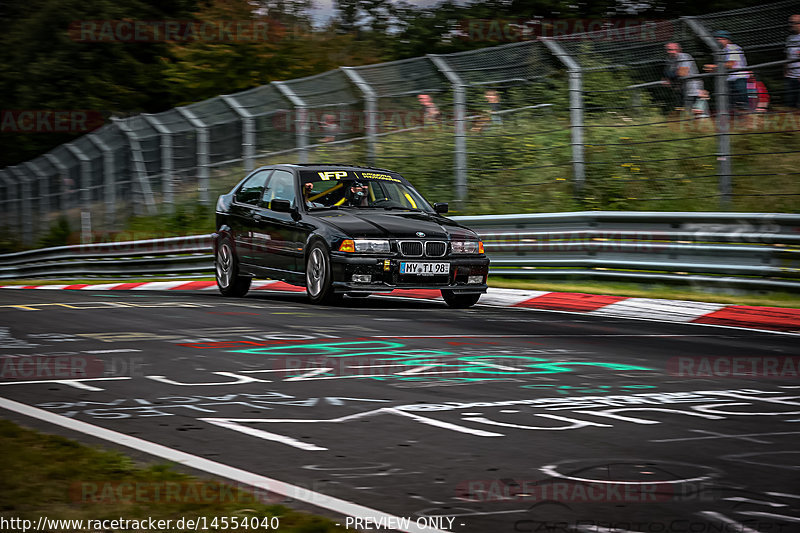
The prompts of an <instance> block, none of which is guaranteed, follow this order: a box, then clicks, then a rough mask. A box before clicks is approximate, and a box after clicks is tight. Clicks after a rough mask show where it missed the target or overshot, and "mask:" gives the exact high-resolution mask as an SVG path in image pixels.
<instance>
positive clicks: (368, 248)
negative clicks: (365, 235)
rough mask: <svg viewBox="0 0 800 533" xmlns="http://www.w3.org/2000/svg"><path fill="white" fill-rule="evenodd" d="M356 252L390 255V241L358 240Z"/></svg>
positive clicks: (356, 241)
mask: <svg viewBox="0 0 800 533" xmlns="http://www.w3.org/2000/svg"><path fill="white" fill-rule="evenodd" d="M355 243H356V252H364V253H368V254H388V253H389V251H390V250H391V248H389V241H387V240H386V239H356V240H355Z"/></svg>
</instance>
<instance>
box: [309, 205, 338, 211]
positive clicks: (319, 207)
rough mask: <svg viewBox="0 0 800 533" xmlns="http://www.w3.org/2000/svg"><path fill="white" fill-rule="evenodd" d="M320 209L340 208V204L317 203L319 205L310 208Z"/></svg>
mask: <svg viewBox="0 0 800 533" xmlns="http://www.w3.org/2000/svg"><path fill="white" fill-rule="evenodd" d="M320 209H339V206H338V205H317V206H314V207H309V208H308V210H309V211H317V210H320Z"/></svg>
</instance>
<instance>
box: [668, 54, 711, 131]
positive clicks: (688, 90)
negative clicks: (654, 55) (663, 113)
mask: <svg viewBox="0 0 800 533" xmlns="http://www.w3.org/2000/svg"><path fill="white" fill-rule="evenodd" d="M665 48H666V50H667V66H666V69H665V72H664V83H665V84H667V85H672V86H673V87H674V88H676V89H677V91H676V92H678V94H680V99H681V102H682V105H683V106H685V108H686V109H691V110H692V112H693V113H694V114H695V115H705V116H707V115H708V112H707V110H704V109H703V106H702V105H701V104H703V103H704V102H701V99H700V92H701V91H702V90H703V82H702V81H701V80H700V79H698V78H690V79H685V78H686V77H687V76H695V75H697V74H699V73H700V72H699V71H698V70H697V64H696V63H695V61H694V58H693V57H692V56H691V55H689V54H687V53H686V52H684V51H682V50H681V45H680V44H678V43H667V44H666V45H665Z"/></svg>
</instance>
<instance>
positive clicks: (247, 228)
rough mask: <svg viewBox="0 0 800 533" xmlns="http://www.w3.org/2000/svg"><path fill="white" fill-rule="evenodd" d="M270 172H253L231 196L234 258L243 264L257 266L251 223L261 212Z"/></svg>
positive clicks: (230, 219) (270, 170)
mask: <svg viewBox="0 0 800 533" xmlns="http://www.w3.org/2000/svg"><path fill="white" fill-rule="evenodd" d="M272 172H273V171H272V169H267V170H259V171H256V172H254V173H253V174H252V175H251V176H250V177H248V178H247V179H246V180H245V181H244V182H243V183H242V185H241V186H240V187H239V189H238V190H237V191H236V192H235V193H234V195H233V202H231V207H230V217H229V221H230V222H229V224H230V227H231V234H232V235H233V241H234V248H235V250H236V257H238V258H239V261H240V262H242V263H245V264H258V263H257V261H258V257H257V253H256V250H255V244H256V243H255V242H254V230H255V228H254V227H253V222H254V216H255V215H256V214H257V213H258V212H260V210H261V199H262V198H263V197H264V189H265V187H266V184H267V180H268V179H269V177H270V175H271V174H272Z"/></svg>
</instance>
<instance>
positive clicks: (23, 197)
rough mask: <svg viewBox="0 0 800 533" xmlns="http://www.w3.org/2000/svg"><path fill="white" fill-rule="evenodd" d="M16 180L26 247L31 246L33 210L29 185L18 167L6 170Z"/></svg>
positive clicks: (22, 171) (23, 240)
mask: <svg viewBox="0 0 800 533" xmlns="http://www.w3.org/2000/svg"><path fill="white" fill-rule="evenodd" d="M8 169H9V170H10V171H11V174H13V175H14V176H15V177H16V178H17V183H18V184H19V188H18V189H17V190H18V191H19V197H20V207H21V209H20V213H19V216H20V218H21V220H20V225H21V226H22V242H23V243H25V244H26V245H29V246H30V245H31V244H33V210H32V209H31V183H30V180H29V179H28V176H27V175H26V174H25V171H24V170H22V169H21V168H20V167H19V165H18V166H14V167H9V168H8Z"/></svg>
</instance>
